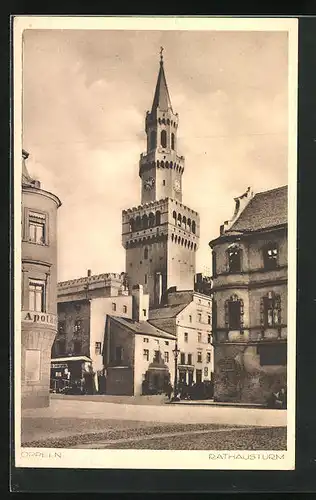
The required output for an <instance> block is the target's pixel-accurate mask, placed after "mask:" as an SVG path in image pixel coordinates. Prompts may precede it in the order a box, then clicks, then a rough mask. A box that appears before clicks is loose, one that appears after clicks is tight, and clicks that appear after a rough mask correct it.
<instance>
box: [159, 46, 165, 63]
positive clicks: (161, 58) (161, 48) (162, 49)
mask: <svg viewBox="0 0 316 500" xmlns="http://www.w3.org/2000/svg"><path fill="white" fill-rule="evenodd" d="M163 51H164V48H163V47H160V64H162V62H163V55H162V53H163Z"/></svg>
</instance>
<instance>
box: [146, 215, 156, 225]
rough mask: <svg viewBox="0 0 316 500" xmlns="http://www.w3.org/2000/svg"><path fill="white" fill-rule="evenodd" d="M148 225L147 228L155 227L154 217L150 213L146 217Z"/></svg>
mask: <svg viewBox="0 0 316 500" xmlns="http://www.w3.org/2000/svg"><path fill="white" fill-rule="evenodd" d="M148 224H149V227H154V225H155V216H154V214H153V213H152V212H150V214H149V216H148Z"/></svg>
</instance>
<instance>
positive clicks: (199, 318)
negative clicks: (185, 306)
mask: <svg viewBox="0 0 316 500" xmlns="http://www.w3.org/2000/svg"><path fill="white" fill-rule="evenodd" d="M198 322H199V323H202V314H201V313H199V314H198Z"/></svg>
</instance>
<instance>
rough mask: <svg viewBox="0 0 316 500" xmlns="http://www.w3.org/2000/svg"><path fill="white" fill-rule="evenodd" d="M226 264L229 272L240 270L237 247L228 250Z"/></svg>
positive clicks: (239, 257)
mask: <svg viewBox="0 0 316 500" xmlns="http://www.w3.org/2000/svg"><path fill="white" fill-rule="evenodd" d="M228 265H229V272H230V273H238V272H240V271H241V250H240V249H239V248H231V249H230V250H229V251H228Z"/></svg>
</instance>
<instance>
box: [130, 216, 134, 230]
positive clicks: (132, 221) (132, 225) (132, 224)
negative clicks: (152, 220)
mask: <svg viewBox="0 0 316 500" xmlns="http://www.w3.org/2000/svg"><path fill="white" fill-rule="evenodd" d="M129 230H130V231H131V232H133V231H135V221H134V219H133V218H131V219H130V220H129Z"/></svg>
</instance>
